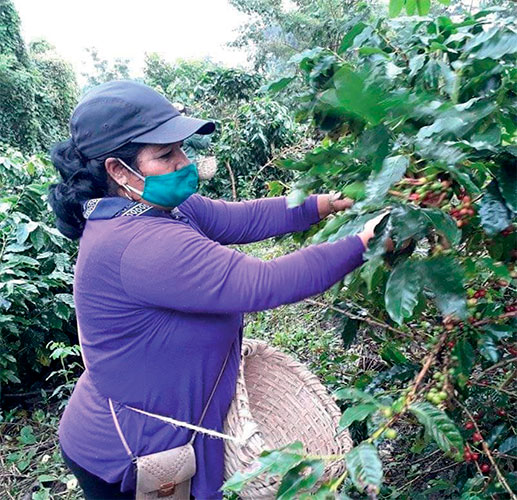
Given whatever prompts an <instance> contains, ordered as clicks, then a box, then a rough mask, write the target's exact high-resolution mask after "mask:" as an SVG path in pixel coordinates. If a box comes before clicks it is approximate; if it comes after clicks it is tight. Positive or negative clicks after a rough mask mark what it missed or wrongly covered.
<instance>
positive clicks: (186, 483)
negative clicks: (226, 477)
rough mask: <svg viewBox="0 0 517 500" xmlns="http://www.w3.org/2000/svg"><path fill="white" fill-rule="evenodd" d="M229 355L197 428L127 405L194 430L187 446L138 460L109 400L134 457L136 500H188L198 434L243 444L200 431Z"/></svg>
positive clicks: (194, 468)
mask: <svg viewBox="0 0 517 500" xmlns="http://www.w3.org/2000/svg"><path fill="white" fill-rule="evenodd" d="M232 346H233V344H232ZM230 352H231V347H230V350H229V351H228V354H227V355H226V359H225V360H224V363H223V367H222V368H221V371H220V372H219V375H218V377H217V380H216V382H215V384H214V388H213V389H212V393H211V394H210V397H209V398H208V402H207V403H206V406H205V408H204V410H203V413H202V415H201V418H200V419H199V423H198V425H197V426H196V425H192V424H189V423H187V422H182V421H180V420H174V419H172V418H170V417H164V416H162V415H156V414H154V413H149V412H146V411H144V410H140V409H138V408H133V407H131V406H127V405H124V406H125V407H126V408H129V409H131V410H134V411H136V412H138V413H142V414H144V415H147V416H150V417H154V418H157V419H159V420H162V421H164V422H167V423H169V424H173V425H175V426H176V425H179V426H181V427H187V428H189V429H193V430H194V431H195V432H194V434H193V435H192V438H191V439H190V441H189V442H188V443H187V444H185V445H183V446H178V447H176V448H172V449H170V450H165V451H160V452H158V453H151V454H149V455H143V456H140V457H137V456H135V455H134V454H133V452H132V451H131V449H130V448H129V446H128V444H127V441H126V439H125V438H124V434H123V433H122V429H121V428H120V424H119V421H118V418H117V415H116V413H115V409H114V408H113V402H112V400H111V398H108V400H109V406H110V410H111V415H112V416H113V421H114V422H115V427H116V428H117V432H118V434H119V436H120V440H121V441H122V444H123V445H124V448H125V449H126V452H127V453H128V455H129V456H130V457H131V461H132V462H133V463H134V464H136V468H137V475H136V500H147V499H151V498H171V499H175V500H189V498H190V483H191V479H192V478H193V477H194V475H195V474H196V457H195V453H194V446H193V442H194V439H195V438H196V435H197V433H198V432H201V433H203V434H210V435H212V436H214V437H219V438H223V439H231V440H235V441H240V440H239V439H237V438H233V437H232V436H228V435H226V434H222V433H219V432H217V431H214V430H211V429H204V428H203V427H200V425H201V422H202V421H203V418H204V416H205V413H206V410H207V409H208V405H209V404H210V401H211V400H212V396H213V395H214V392H215V389H216V388H217V385H218V383H219V380H220V379H221V376H222V374H223V371H224V368H225V366H226V363H227V361H228V357H229V356H230Z"/></svg>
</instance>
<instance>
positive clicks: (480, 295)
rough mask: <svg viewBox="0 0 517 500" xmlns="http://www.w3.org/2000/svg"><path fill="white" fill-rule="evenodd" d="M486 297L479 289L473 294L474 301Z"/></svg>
mask: <svg viewBox="0 0 517 500" xmlns="http://www.w3.org/2000/svg"><path fill="white" fill-rule="evenodd" d="M485 295H486V290H483V289H481V288H480V289H479V290H477V291H476V293H474V296H473V297H474V298H475V299H482V298H483V297H484V296H485Z"/></svg>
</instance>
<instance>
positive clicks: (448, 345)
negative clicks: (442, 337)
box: [447, 340, 456, 349]
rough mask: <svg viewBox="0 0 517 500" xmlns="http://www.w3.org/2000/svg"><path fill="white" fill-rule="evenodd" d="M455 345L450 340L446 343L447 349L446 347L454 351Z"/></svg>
mask: <svg viewBox="0 0 517 500" xmlns="http://www.w3.org/2000/svg"><path fill="white" fill-rule="evenodd" d="M455 345H456V344H455V343H454V342H453V341H452V340H450V341H449V342H447V347H448V348H449V349H454V346H455Z"/></svg>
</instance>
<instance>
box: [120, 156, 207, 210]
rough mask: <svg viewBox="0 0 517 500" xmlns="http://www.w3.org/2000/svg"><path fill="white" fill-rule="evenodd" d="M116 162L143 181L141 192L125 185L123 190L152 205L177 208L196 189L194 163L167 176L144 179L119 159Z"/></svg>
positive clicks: (153, 176)
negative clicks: (131, 192)
mask: <svg viewBox="0 0 517 500" xmlns="http://www.w3.org/2000/svg"><path fill="white" fill-rule="evenodd" d="M117 160H118V161H119V162H120V163H122V165H124V166H125V167H126V168H127V169H128V170H130V171H131V172H133V173H134V174H135V175H136V176H137V177H138V178H139V179H142V180H143V181H144V191H143V192H142V191H139V190H138V189H135V188H134V187H132V186H129V185H127V184H125V185H124V186H123V188H124V189H126V190H127V191H133V193H136V194H138V195H139V196H140V197H141V198H142V199H143V200H145V201H148V202H149V203H152V204H153V205H160V206H162V207H170V208H174V207H177V206H178V205H181V204H182V203H183V202H184V201H185V200H186V199H187V198H188V197H189V196H190V195H192V194H194V193H195V192H196V191H197V189H198V182H199V175H198V171H197V167H196V164H195V163H191V164H189V165H187V166H186V167H183V168H181V169H179V170H176V171H175V172H169V173H168V174H162V175H148V176H147V177H144V176H142V175H140V174H139V173H138V172H135V171H134V170H133V169H132V168H131V167H130V166H129V165H127V164H126V163H125V162H124V161H122V160H121V159H120V158H117Z"/></svg>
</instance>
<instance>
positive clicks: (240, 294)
mask: <svg viewBox="0 0 517 500" xmlns="http://www.w3.org/2000/svg"><path fill="white" fill-rule="evenodd" d="M214 128H215V125H214V123H212V122H208V121H204V120H198V119H194V118H191V117H186V116H181V115H180V113H179V112H178V111H177V110H176V109H175V108H174V107H173V106H172V105H171V104H170V103H169V102H168V101H167V100H166V99H165V98H164V97H162V96H161V95H160V94H158V93H157V92H155V91H154V90H152V89H151V88H149V87H147V86H145V85H142V84H139V83H135V82H130V81H114V82H109V83H106V84H103V85H101V86H99V87H97V88H95V89H93V90H92V91H91V92H90V93H88V94H87V95H86V96H85V97H84V98H83V100H82V101H81V102H80V103H79V104H78V106H77V108H76V109H75V111H74V113H73V115H72V118H71V121H70V130H71V138H70V139H69V140H67V141H65V142H63V143H60V144H58V145H56V146H55V147H54V149H53V151H52V161H53V163H54V165H55V167H56V168H57V169H58V171H59V172H60V173H61V176H62V178H63V181H62V182H61V183H59V184H57V185H54V186H52V188H51V192H50V197H49V201H50V204H51V206H52V209H53V210H54V212H55V214H56V217H57V227H58V229H59V230H60V231H61V232H62V233H63V234H65V235H66V236H68V237H70V238H80V244H79V254H78V258H77V265H76V269H75V281H74V300H75V306H76V313H77V320H78V326H79V329H80V332H81V333H80V341H81V345H82V354H83V359H84V363H85V367H86V371H85V372H84V373H83V374H82V375H81V377H80V378H79V380H78V382H77V385H76V387H75V389H74V392H73V395H72V397H71V398H70V402H69V404H68V406H67V408H66V410H65V412H64V414H63V416H62V419H61V423H60V428H59V439H60V444H61V447H62V452H63V455H64V459H65V462H66V463H67V464H68V466H69V467H70V468H71V470H72V472H73V473H74V474H75V475H76V476H77V478H78V480H79V484H80V485H81V487H82V488H83V490H84V493H85V496H86V498H103V499H104V498H132V497H133V496H134V489H135V471H134V469H133V467H132V463H131V460H130V457H129V456H128V452H127V451H126V448H125V446H124V445H123V443H122V441H121V438H120V435H119V434H118V432H117V428H116V426H115V422H114V418H113V417H112V414H111V412H110V407H109V404H108V403H109V400H110V399H111V400H112V401H113V406H114V412H115V416H116V419H117V421H118V423H119V425H120V429H121V431H122V432H123V435H124V436H125V439H126V440H127V445H128V447H129V449H130V450H132V452H133V453H134V454H135V455H136V456H141V455H146V454H150V453H155V452H158V451H162V450H168V449H171V448H174V447H177V446H181V445H183V444H185V443H186V442H188V440H189V438H190V437H191V435H192V431H191V430H189V429H187V428H182V427H171V426H170V425H167V424H166V423H164V422H162V421H160V420H158V419H155V418H150V417H148V416H146V415H143V414H140V413H137V412H135V411H132V410H130V409H128V408H126V407H125V406H124V405H130V406H132V407H135V408H138V409H141V410H144V411H147V412H151V413H153V414H158V415H162V416H169V417H172V418H175V419H177V420H181V421H182V422H189V423H194V424H196V423H197V422H198V421H199V417H200V415H201V412H202V409H203V408H204V406H205V403H206V401H207V399H208V397H209V395H210V392H211V390H212V388H213V386H214V382H215V380H216V378H217V376H218V374H219V371H220V369H221V366H222V365H223V361H224V360H225V358H226V355H227V353H228V352H230V355H229V358H228V361H227V364H226V366H225V369H224V371H223V373H222V377H221V380H220V382H219V384H218V386H217V389H216V391H215V393H214V396H213V399H212V400H211V402H210V405H209V407H208V410H207V412H206V415H205V417H204V420H203V424H202V426H203V427H204V428H208V429H214V430H216V431H222V430H223V423H224V419H225V415H226V413H227V411H228V408H229V405H230V402H231V400H232V397H233V394H234V391H235V384H236V379H237V375H238V368H239V358H240V347H241V342H242V321H243V313H245V312H248V311H260V310H264V309H269V308H274V307H277V306H279V305H281V304H288V303H292V302H296V301H299V300H302V299H304V298H306V297H309V296H311V295H314V294H318V293H321V292H323V291H324V290H326V289H327V288H329V287H330V286H331V285H333V284H334V283H336V282H337V281H339V280H340V279H342V278H343V276H345V275H346V274H347V273H349V272H350V271H352V270H353V269H354V268H356V267H357V266H359V265H360V264H361V263H362V254H363V251H364V249H365V246H366V244H367V242H368V240H369V238H371V236H372V234H373V228H374V227H375V224H376V223H377V220H374V221H371V222H370V223H369V224H367V226H366V227H365V229H364V231H363V232H362V233H360V234H359V235H357V236H354V237H350V238H346V239H343V240H340V241H337V242H335V243H323V244H320V245H312V246H308V247H306V248H303V249H300V250H298V251H296V252H293V253H291V254H289V255H286V256H283V257H280V258H277V259H274V260H271V261H269V262H264V261H261V260H260V259H256V258H252V257H249V256H247V255H245V254H243V253H241V252H238V251H236V250H232V249H229V248H227V247H225V246H224V245H227V244H236V243H240V244H242V243H249V242H252V241H258V240H263V239H265V238H269V237H271V236H275V235H280V234H284V233H289V232H293V231H301V230H306V229H308V228H309V227H310V225H311V224H314V223H316V222H318V221H319V220H320V219H321V218H323V217H325V216H326V215H328V214H329V213H330V212H333V211H336V210H343V209H345V208H347V207H350V205H351V201H350V200H336V201H334V202H333V203H331V202H330V201H329V195H312V196H309V197H308V198H307V200H306V201H305V202H304V203H303V204H302V205H301V206H299V207H296V208H293V209H288V208H287V207H286V201H285V198H284V197H277V198H266V199H260V200H255V201H246V202H239V203H229V202H224V201H213V200H210V199H208V198H205V197H202V196H200V195H198V194H195V191H196V189H197V181H198V179H197V170H196V168H195V165H194V164H190V162H189V161H188V159H187V158H186V156H185V154H184V153H183V151H182V149H181V145H182V141H183V140H185V139H187V138H188V137H189V136H191V135H192V134H194V133H197V134H210V133H211V132H213V130H214ZM331 205H334V208H332V206H331ZM171 209H172V210H171ZM194 449H195V453H196V461H197V472H196V475H195V476H194V478H193V480H192V490H191V491H192V494H193V495H194V497H195V498H201V499H209V498H222V494H221V492H220V487H221V485H222V483H223V469H224V462H223V458H224V457H223V451H224V448H223V441H221V440H219V439H210V438H207V436H206V435H204V434H198V435H197V436H196V438H195V441H194Z"/></svg>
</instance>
